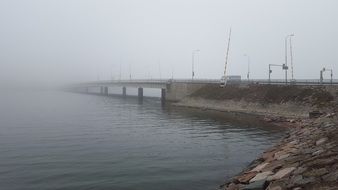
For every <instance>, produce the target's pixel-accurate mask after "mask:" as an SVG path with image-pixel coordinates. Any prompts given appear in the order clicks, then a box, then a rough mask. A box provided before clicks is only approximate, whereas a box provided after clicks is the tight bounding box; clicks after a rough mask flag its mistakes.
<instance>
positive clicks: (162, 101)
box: [161, 88, 166, 105]
mask: <svg viewBox="0 0 338 190" xmlns="http://www.w3.org/2000/svg"><path fill="white" fill-rule="evenodd" d="M165 95H166V89H165V88H161V103H162V105H164V104H165V101H166V99H165Z"/></svg>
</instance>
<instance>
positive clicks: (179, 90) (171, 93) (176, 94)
mask: <svg viewBox="0 0 338 190" xmlns="http://www.w3.org/2000/svg"><path fill="white" fill-rule="evenodd" d="M205 85H206V84H196V83H175V82H174V83H171V84H168V85H167V93H166V100H168V101H172V102H178V101H181V100H182V99H184V98H185V97H187V96H189V95H191V94H192V93H194V92H195V91H197V90H199V89H201V88H202V87H204V86H205Z"/></svg>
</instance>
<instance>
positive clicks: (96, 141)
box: [0, 91, 284, 190]
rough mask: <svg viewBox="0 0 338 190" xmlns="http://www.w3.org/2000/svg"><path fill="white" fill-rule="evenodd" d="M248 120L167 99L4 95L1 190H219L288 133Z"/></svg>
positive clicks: (1, 95)
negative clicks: (170, 102)
mask: <svg viewBox="0 0 338 190" xmlns="http://www.w3.org/2000/svg"><path fill="white" fill-rule="evenodd" d="M236 117H237V116H235V118H236ZM238 117H239V116H238ZM241 117H242V118H240V119H239V118H236V119H235V120H233V119H229V118H227V117H223V116H222V115H221V116H220V115H213V114H210V113H207V112H203V111H197V110H193V109H183V108H175V107H171V106H166V107H162V106H161V102H160V100H159V98H145V99H144V101H143V103H142V104H139V102H138V101H137V98H134V97H129V98H127V99H123V98H118V97H106V96H97V95H85V94H75V93H67V92H54V91H40V92H0V189H1V190H38V189H42V190H56V189H62V190H63V189H72V190H74V189H81V190H82V189H111V190H159V189H161V190H184V189H194V190H202V189H203V190H208V189H217V188H218V186H219V185H220V184H222V183H223V182H224V180H225V179H227V178H229V177H231V176H233V175H235V174H237V173H239V172H240V171H241V170H242V169H243V168H244V167H245V166H247V165H248V164H249V163H250V162H251V161H252V160H253V159H255V157H256V156H258V155H259V154H260V153H262V151H264V150H265V149H266V148H268V147H270V146H272V145H273V144H274V142H276V141H278V140H279V139H280V138H281V136H282V135H283V132H284V129H281V128H276V127H269V126H264V125H263V124H260V123H259V122H252V121H247V122H246V119H245V116H244V117H243V116H241ZM236 120H238V122H236Z"/></svg>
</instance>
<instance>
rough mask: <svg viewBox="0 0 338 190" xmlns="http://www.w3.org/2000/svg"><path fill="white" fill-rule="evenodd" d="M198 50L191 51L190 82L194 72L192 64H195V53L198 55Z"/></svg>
mask: <svg viewBox="0 0 338 190" xmlns="http://www.w3.org/2000/svg"><path fill="white" fill-rule="evenodd" d="M199 51H200V50H199V49H195V50H193V51H192V63H191V80H194V76H195V71H194V64H195V53H198V52H199Z"/></svg>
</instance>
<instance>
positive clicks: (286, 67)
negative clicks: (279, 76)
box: [283, 34, 294, 84]
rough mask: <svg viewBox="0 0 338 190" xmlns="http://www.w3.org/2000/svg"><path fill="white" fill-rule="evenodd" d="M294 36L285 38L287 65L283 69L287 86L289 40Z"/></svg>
mask: <svg viewBox="0 0 338 190" xmlns="http://www.w3.org/2000/svg"><path fill="white" fill-rule="evenodd" d="M291 36H294V34H289V35H287V36H286V37H285V63H284V66H283V69H284V70H285V84H288V38H289V37H291Z"/></svg>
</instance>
